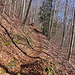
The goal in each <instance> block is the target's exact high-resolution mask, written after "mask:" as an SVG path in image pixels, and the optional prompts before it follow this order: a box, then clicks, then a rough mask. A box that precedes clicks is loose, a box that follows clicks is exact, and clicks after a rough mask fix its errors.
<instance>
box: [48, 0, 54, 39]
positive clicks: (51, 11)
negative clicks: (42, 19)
mask: <svg viewBox="0 0 75 75" xmlns="http://www.w3.org/2000/svg"><path fill="white" fill-rule="evenodd" d="M52 2H53V0H51V3H50V21H49V30H48V39H49V40H50V31H51V18H52V16H51V14H52Z"/></svg>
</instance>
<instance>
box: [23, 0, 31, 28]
mask: <svg viewBox="0 0 75 75" xmlns="http://www.w3.org/2000/svg"><path fill="white" fill-rule="evenodd" d="M31 3H32V0H30V2H29V5H28V9H27V12H26V16H25V18H24V20H23V27H24V26H25V23H26V20H27V17H28V14H29V10H30V6H31Z"/></svg>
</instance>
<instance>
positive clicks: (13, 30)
mask: <svg viewBox="0 0 75 75" xmlns="http://www.w3.org/2000/svg"><path fill="white" fill-rule="evenodd" d="M65 57H66V56H65V55H64V54H63V53H61V52H59V49H58V46H57V45H56V44H55V43H53V42H52V41H48V40H47V38H46V37H45V36H44V35H43V34H42V33H41V31H40V30H39V29H37V28H36V27H35V26H29V25H26V26H25V28H22V25H21V21H20V20H19V19H18V18H14V19H12V17H10V16H8V15H7V14H0V67H1V68H0V74H2V75H74V74H75V73H74V72H75V69H74V67H73V66H72V65H71V64H69V63H68V61H67V59H65Z"/></svg>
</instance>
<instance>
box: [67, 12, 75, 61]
mask: <svg viewBox="0 0 75 75" xmlns="http://www.w3.org/2000/svg"><path fill="white" fill-rule="evenodd" d="M74 37H75V11H74V15H73V26H72V36H71V42H70V48H69V52H68V61H70V58H71V53H72V48H73V44H74Z"/></svg>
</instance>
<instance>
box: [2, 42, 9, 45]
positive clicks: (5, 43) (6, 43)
mask: <svg viewBox="0 0 75 75" xmlns="http://www.w3.org/2000/svg"><path fill="white" fill-rule="evenodd" d="M9 44H10V43H9V42H4V43H2V46H7V45H9Z"/></svg>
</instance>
